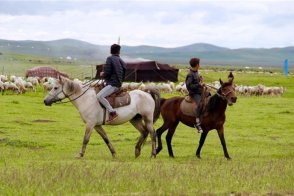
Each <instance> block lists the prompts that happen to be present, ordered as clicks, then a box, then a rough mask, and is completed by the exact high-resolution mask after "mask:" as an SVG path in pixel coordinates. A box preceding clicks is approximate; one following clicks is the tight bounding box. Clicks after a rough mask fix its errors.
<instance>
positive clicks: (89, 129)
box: [76, 124, 94, 158]
mask: <svg viewBox="0 0 294 196" xmlns="http://www.w3.org/2000/svg"><path fill="white" fill-rule="evenodd" d="M93 128H94V125H90V124H87V125H86V131H85V135H84V140H83V146H82V149H81V151H80V153H79V154H78V155H77V156H76V158H81V157H83V156H84V154H85V151H86V147H87V144H88V142H89V140H90V136H91V133H92V130H93Z"/></svg>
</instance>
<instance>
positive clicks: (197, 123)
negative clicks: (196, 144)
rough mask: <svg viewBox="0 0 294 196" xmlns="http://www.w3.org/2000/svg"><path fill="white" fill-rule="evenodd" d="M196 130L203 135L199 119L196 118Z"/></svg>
mask: <svg viewBox="0 0 294 196" xmlns="http://www.w3.org/2000/svg"><path fill="white" fill-rule="evenodd" d="M195 128H196V129H197V131H198V133H203V130H202V128H201V124H200V120H199V118H196V124H195Z"/></svg>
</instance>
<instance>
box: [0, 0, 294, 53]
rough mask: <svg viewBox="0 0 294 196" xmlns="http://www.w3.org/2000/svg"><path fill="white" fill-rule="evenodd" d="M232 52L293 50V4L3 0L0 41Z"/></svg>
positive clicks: (210, 0)
mask: <svg viewBox="0 0 294 196" xmlns="http://www.w3.org/2000/svg"><path fill="white" fill-rule="evenodd" d="M118 37H120V39H121V44H122V45H131V46H135V45H153V46H161V47H177V46H184V45H188V44H193V43H210V44H214V45H218V46H223V47H228V48H244V47H253V48H261V47H262V48H272V47H285V46H294V1H269V0H259V1H252V0H249V1H248V0H247V1H239V0H235V1H232V0H231V1H223V0H206V1H204V0H202V1H201V0H200V1H199V0H198V1H196V0H194V1H192V0H190V1H187V0H156V1H152V0H145V1H139V0H121V1H114V0H108V1H107V0H91V1H89V0H88V1H87V0H86V1H84V0H83V1H82V0H74V1H73V0H66V1H59V0H33V1H27V0H23V1H21V0H9V1H5V0H0V39H9V40H56V39H63V38H73V39H79V40H83V41H87V42H90V43H93V44H102V45H110V44H112V43H114V42H116V41H117V40H118Z"/></svg>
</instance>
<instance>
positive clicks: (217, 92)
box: [205, 84, 235, 100]
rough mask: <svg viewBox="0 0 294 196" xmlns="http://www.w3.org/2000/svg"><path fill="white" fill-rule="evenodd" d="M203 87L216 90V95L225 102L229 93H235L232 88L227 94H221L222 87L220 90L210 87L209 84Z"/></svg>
mask: <svg viewBox="0 0 294 196" xmlns="http://www.w3.org/2000/svg"><path fill="white" fill-rule="evenodd" d="M205 86H208V87H209V88H212V89H214V90H216V94H217V95H218V96H219V97H220V98H222V99H223V100H226V99H227V96H228V95H229V94H230V93H233V92H235V91H234V89H233V88H232V87H231V89H230V90H229V91H228V92H226V93H223V92H222V87H220V88H216V87H214V86H211V85H209V84H205Z"/></svg>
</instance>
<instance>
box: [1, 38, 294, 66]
mask: <svg viewBox="0 0 294 196" xmlns="http://www.w3.org/2000/svg"><path fill="white" fill-rule="evenodd" d="M0 52H1V53H5V52H12V53H18V54H29V55H39V56H46V57H53V58H61V57H64V58H65V57H68V56H70V57H72V58H74V59H80V60H89V61H93V62H104V61H105V58H106V57H107V56H108V55H109V46H105V45H96V44H92V43H89V42H85V41H81V40H76V39H69V38H66V39H58V40H50V41H34V40H23V41H21V40H5V39H0ZM121 54H122V56H123V57H124V56H125V57H127V58H133V59H150V60H156V61H159V62H162V63H169V64H188V61H189V59H190V58H191V57H199V58H200V59H201V64H204V65H240V66H242V65H243V66H245V65H246V66H248V65H250V66H281V65H282V64H283V61H284V59H286V58H287V59H288V60H289V66H292V64H290V63H291V62H292V59H294V47H293V46H287V47H275V48H238V49H230V48H226V47H221V46H216V45H213V44H207V43H193V44H189V45H185V46H179V47H172V48H166V47H160V46H149V45H139V46H128V45H122V50H121Z"/></svg>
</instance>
